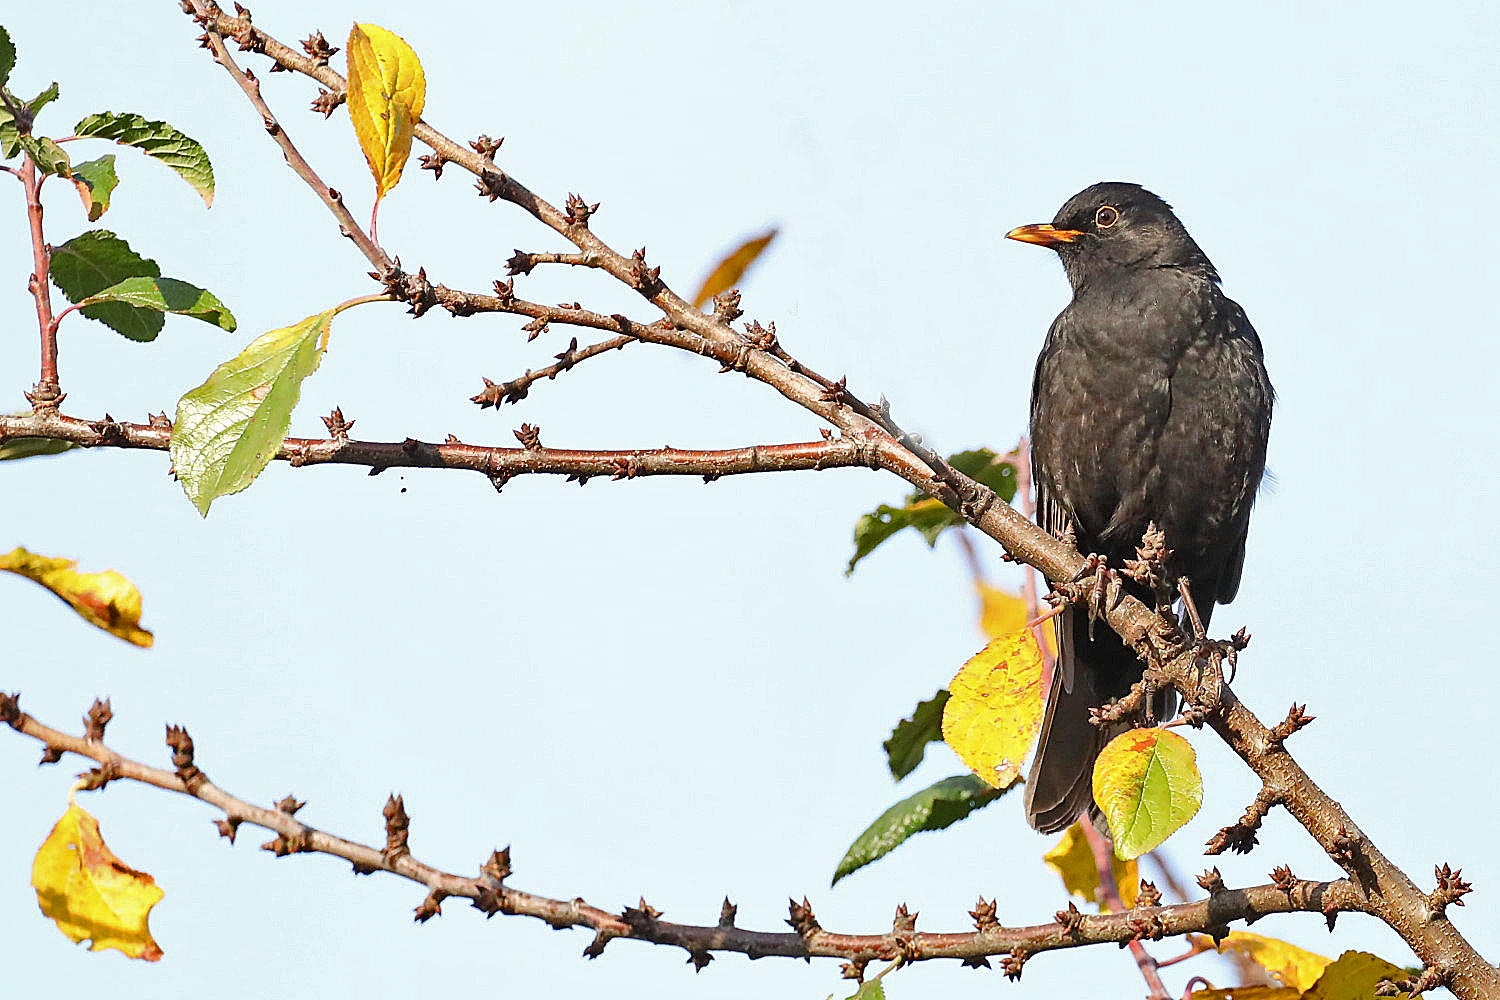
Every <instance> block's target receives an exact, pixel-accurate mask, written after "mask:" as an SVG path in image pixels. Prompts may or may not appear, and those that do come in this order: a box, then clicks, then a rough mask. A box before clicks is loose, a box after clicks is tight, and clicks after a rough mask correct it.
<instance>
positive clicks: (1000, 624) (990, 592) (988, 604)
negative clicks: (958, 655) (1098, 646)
mask: <svg viewBox="0 0 1500 1000" xmlns="http://www.w3.org/2000/svg"><path fill="white" fill-rule="evenodd" d="M931 502H932V503H937V502H938V501H936V500H933V501H931ZM975 586H976V587H978V589H979V627H980V629H982V630H983V631H984V634H985V635H987V636H989V637H990V638H992V639H993V638H995V637H997V636H1002V635H1005V634H1006V633H1007V632H1015V631H1017V630H1019V629H1023V628H1025V627H1026V623H1027V622H1029V621H1030V620H1031V609H1030V608H1028V607H1027V606H1026V602H1025V601H1024V600H1023V599H1022V598H1021V597H1020V596H1019V595H1017V594H1012V593H1008V592H1007V591H1004V590H1001V589H1000V588H998V587H991V586H990V585H989V584H987V583H985V582H984V581H983V580H978V581H976V583H975ZM1042 635H1043V637H1044V638H1045V639H1046V642H1047V652H1049V653H1051V654H1052V655H1053V656H1056V655H1057V635H1056V633H1055V632H1054V631H1053V628H1052V626H1051V625H1043V626H1042Z"/></svg>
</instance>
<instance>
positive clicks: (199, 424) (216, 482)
mask: <svg viewBox="0 0 1500 1000" xmlns="http://www.w3.org/2000/svg"><path fill="white" fill-rule="evenodd" d="M334 312H335V310H333V309H330V310H328V311H327V312H321V313H318V314H317V315H314V316H309V317H307V318H306V319H304V320H303V321H302V322H300V323H297V324H296V325H294V326H289V327H286V328H284V329H281V330H272V331H271V332H270V333H267V334H264V335H262V336H261V337H259V338H257V339H256V340H255V341H254V342H253V343H251V344H250V346H249V347H247V348H245V349H244V350H243V351H241V352H240V353H239V354H238V355H236V356H235V357H234V358H232V359H230V360H229V361H226V362H224V364H222V365H220V366H219V367H218V368H215V369H214V372H213V374H212V375H210V376H209V377H208V381H206V382H204V383H203V384H202V385H200V386H198V388H196V389H194V390H192V391H191V392H189V393H188V394H187V395H186V396H183V397H182V399H181V401H179V402H178V404H177V422H176V424H175V425H174V429H173V431H172V462H173V465H174V467H175V468H176V470H177V478H178V479H180V480H181V481H182V487H183V489H184V490H186V491H187V495H188V498H189V499H190V500H192V501H193V505H194V506H196V507H197V508H198V512H199V513H200V514H202V515H203V516H204V517H207V516H208V508H209V505H211V504H212V503H213V502H214V500H216V499H217V498H219V497H222V496H227V495H228V494H230V493H238V492H239V491H240V490H242V489H244V488H245V487H247V486H249V485H250V484H251V483H252V482H254V481H255V477H256V476H258V475H260V473H261V470H262V469H264V468H265V467H266V465H267V464H268V463H269V462H270V461H271V459H273V458H275V457H276V452H277V451H278V450H279V449H280V447H281V441H282V439H283V438H285V437H286V432H287V428H288V427H290V426H291V422H292V408H293V407H295V406H296V405H297V399H298V397H299V396H301V394H302V380H303V379H305V378H307V377H308V376H309V375H311V374H312V373H313V372H315V371H317V369H318V363H319V362H320V361H322V359H323V351H324V350H325V348H326V346H327V345H326V340H327V337H328V330H329V325H330V324H331V323H332V321H333V316H334Z"/></svg>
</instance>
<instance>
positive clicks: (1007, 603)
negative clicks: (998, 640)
mask: <svg viewBox="0 0 1500 1000" xmlns="http://www.w3.org/2000/svg"><path fill="white" fill-rule="evenodd" d="M976 586H977V587H978V589H979V627H980V628H981V629H983V630H984V634H985V635H987V636H990V637H991V638H994V637H995V636H1001V635H1005V634H1006V633H1008V632H1015V631H1018V630H1020V629H1023V628H1025V627H1026V623H1027V622H1028V621H1030V620H1031V609H1030V608H1028V607H1027V606H1026V602H1025V600H1023V599H1022V598H1021V597H1020V596H1018V595H1016V594H1012V593H1009V592H1008V591H1004V590H1001V589H1000V588H999V587H991V586H990V585H989V584H987V583H985V582H984V581H983V580H980V581H978V582H977V584H976ZM1041 630H1042V635H1043V636H1045V637H1046V640H1047V652H1049V653H1051V654H1052V655H1053V656H1056V655H1057V637H1056V634H1055V633H1054V632H1053V629H1052V626H1051V625H1042V626H1041Z"/></svg>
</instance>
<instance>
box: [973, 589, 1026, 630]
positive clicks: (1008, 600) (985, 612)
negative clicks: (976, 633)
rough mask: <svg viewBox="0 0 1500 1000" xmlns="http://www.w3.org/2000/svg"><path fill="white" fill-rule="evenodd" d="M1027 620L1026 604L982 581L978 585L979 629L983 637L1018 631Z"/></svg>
mask: <svg viewBox="0 0 1500 1000" xmlns="http://www.w3.org/2000/svg"><path fill="white" fill-rule="evenodd" d="M1029 620H1030V616H1029V615H1028V614H1027V611H1026V602H1025V601H1023V600H1021V598H1020V597H1018V596H1017V595H1015V594H1009V593H1006V592H1005V591H1003V590H1001V589H999V588H998V587H991V586H990V585H989V584H987V583H984V582H983V581H981V582H980V583H979V627H980V628H982V629H983V630H984V634H985V635H987V636H990V637H991V638H995V637H998V636H1002V635H1005V634H1006V633H1007V632H1015V631H1018V630H1020V629H1023V628H1025V627H1026V623H1027V621H1029Z"/></svg>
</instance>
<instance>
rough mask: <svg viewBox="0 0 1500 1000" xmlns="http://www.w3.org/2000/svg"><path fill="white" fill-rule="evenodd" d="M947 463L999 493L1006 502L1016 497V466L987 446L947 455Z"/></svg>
mask: <svg viewBox="0 0 1500 1000" xmlns="http://www.w3.org/2000/svg"><path fill="white" fill-rule="evenodd" d="M948 464H949V465H951V466H953V467H954V468H955V469H957V470H958V471H959V472H962V473H963V474H964V475H966V476H968V477H969V478H970V479H976V480H978V481H979V482H981V483H983V484H984V485H986V486H988V487H989V488H990V489H992V490H994V491H995V492H996V493H998V494H1000V499H1001V500H1004V501H1005V502H1006V503H1010V502H1011V501H1012V500H1014V499H1015V498H1016V467H1015V465H1013V464H1012V463H1011V461H1010V459H1008V458H1005V457H1004V456H1001V455H997V454H995V453H994V452H993V451H990V450H989V449H988V448H977V449H975V450H974V451H961V452H959V453H958V454H956V455H949V456H948Z"/></svg>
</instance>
